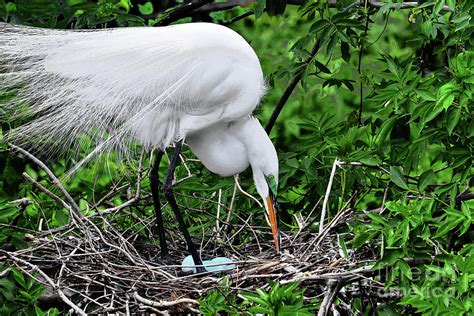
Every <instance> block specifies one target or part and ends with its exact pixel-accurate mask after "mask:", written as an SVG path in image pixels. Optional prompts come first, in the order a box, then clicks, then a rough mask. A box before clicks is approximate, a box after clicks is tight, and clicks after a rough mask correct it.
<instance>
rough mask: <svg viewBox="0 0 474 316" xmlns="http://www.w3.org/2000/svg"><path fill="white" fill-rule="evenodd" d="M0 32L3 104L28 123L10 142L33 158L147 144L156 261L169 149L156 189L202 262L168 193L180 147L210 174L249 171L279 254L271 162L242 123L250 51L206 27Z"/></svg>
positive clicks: (257, 72)
mask: <svg viewBox="0 0 474 316" xmlns="http://www.w3.org/2000/svg"><path fill="white" fill-rule="evenodd" d="M0 31H1V33H0V64H1V66H0V67H1V68H3V71H1V72H0V79H1V80H0V89H6V88H18V87H19V88H18V91H17V93H16V95H17V97H16V98H15V99H14V100H13V101H10V102H8V103H5V102H4V104H3V105H4V106H5V105H6V106H7V107H8V108H10V109H11V110H13V111H14V113H15V115H17V117H18V115H20V114H19V113H20V111H18V104H20V103H22V104H28V105H29V106H30V111H29V112H28V113H29V114H30V115H31V120H30V122H29V123H27V124H25V125H23V126H20V127H19V128H17V129H15V130H13V131H12V132H10V134H9V136H10V137H11V138H12V139H13V140H14V141H16V142H17V143H20V144H25V143H28V144H32V145H33V146H36V147H39V148H40V150H44V151H45V150H51V148H56V149H57V148H60V147H66V148H69V147H70V146H73V145H74V144H75V143H77V139H78V137H79V136H80V135H84V134H87V135H88V136H89V137H90V138H92V139H96V140H100V139H102V140H103V137H104V135H107V137H108V138H107V140H106V141H105V142H102V143H101V144H100V147H101V148H102V149H104V148H106V147H108V148H111V147H113V145H120V146H122V147H126V146H124V144H125V145H127V142H130V141H133V140H139V142H141V144H142V145H143V146H145V147H147V148H158V149H159V151H158V157H157V159H156V160H155V163H154V165H153V168H152V172H151V184H152V193H153V200H154V203H155V209H156V216H157V225H158V229H159V232H160V233H159V238H160V244H161V251H162V254H166V253H167V248H166V238H165V234H164V230H163V223H162V217H161V207H160V200H159V190H158V187H159V181H158V174H157V169H158V166H159V163H160V160H161V157H162V155H163V152H164V149H165V148H167V147H168V146H170V145H171V144H172V143H174V145H175V151H174V155H173V157H172V159H171V161H170V165H169V170H168V174H167V177H166V179H165V182H164V185H163V191H164V194H165V196H166V198H167V200H168V202H169V204H170V205H171V207H172V209H173V211H174V213H175V216H176V218H177V220H178V223H179V227H180V230H181V231H182V233H183V235H184V237H185V239H186V243H187V246H188V249H189V251H190V253H191V255H192V256H193V259H194V262H195V263H196V264H202V262H201V259H200V258H199V255H198V253H197V251H196V247H195V245H194V243H193V242H192V240H191V236H190V235H189V233H188V230H187V227H186V225H185V223H184V220H183V218H182V216H181V213H180V211H179V208H178V205H177V204H176V201H175V199H174V196H173V191H172V179H173V173H174V169H175V166H176V163H177V161H178V158H179V154H180V151H181V148H182V145H183V142H184V140H185V141H186V143H187V144H188V145H189V146H190V147H191V149H192V151H193V152H194V154H195V155H196V156H197V157H198V158H199V159H200V160H201V162H202V163H203V164H204V166H205V167H206V168H207V169H209V170H210V171H212V172H214V173H217V174H219V175H221V176H230V175H234V174H237V173H240V172H242V171H244V170H245V169H246V168H247V167H248V166H249V165H250V166H251V168H252V171H253V179H254V181H255V186H256V188H257V191H258V193H259V195H260V196H261V198H262V199H263V202H264V205H265V208H266V211H267V212H268V214H269V218H270V223H271V229H272V234H273V239H274V243H275V246H276V249H277V251H280V237H279V230H278V225H277V224H278V213H277V204H276V198H275V197H276V194H277V184H278V157H277V154H276V151H275V148H274V146H273V144H272V142H271V141H270V138H269V137H268V135H267V134H266V132H265V130H264V129H263V127H262V126H261V124H260V123H259V122H258V120H257V119H255V118H253V117H252V116H251V114H252V111H253V110H254V109H255V107H256V106H257V105H258V103H259V101H260V99H261V97H262V95H263V94H264V93H265V82H264V78H263V73H262V69H261V66H260V63H259V60H258V58H257V56H256V54H255V52H254V51H253V49H252V48H251V47H250V45H249V44H248V43H247V42H246V41H245V40H244V39H243V38H242V37H241V36H240V35H239V34H237V33H236V32H234V31H232V30H230V29H228V28H226V27H223V26H219V25H215V24H210V23H192V24H179V25H174V26H167V27H158V28H146V27H140V28H116V29H102V30H86V31H73V30H51V29H40V28H32V27H21V26H12V25H9V24H5V23H3V24H0ZM0 102H2V101H0ZM104 132H106V134H104ZM201 271H202V270H201Z"/></svg>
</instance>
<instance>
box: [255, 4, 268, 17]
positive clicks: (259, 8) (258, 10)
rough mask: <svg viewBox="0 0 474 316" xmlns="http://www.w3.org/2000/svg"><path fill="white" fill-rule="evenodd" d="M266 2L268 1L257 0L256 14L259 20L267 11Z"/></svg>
mask: <svg viewBox="0 0 474 316" xmlns="http://www.w3.org/2000/svg"><path fill="white" fill-rule="evenodd" d="M265 1H266V0H257V2H255V8H254V12H255V17H256V18H257V19H258V18H259V17H261V16H262V14H263V12H264V11H265Z"/></svg>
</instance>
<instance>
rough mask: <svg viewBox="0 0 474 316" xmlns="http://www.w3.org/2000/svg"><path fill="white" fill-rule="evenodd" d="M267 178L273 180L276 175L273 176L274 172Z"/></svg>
mask: <svg viewBox="0 0 474 316" xmlns="http://www.w3.org/2000/svg"><path fill="white" fill-rule="evenodd" d="M267 178H268V180H273V179H275V177H274V176H273V174H271V175H269V176H268V177H267Z"/></svg>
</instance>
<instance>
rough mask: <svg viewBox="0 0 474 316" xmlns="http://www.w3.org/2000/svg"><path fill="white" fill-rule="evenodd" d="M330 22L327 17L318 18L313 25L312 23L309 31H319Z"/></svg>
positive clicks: (313, 32)
mask: <svg viewBox="0 0 474 316" xmlns="http://www.w3.org/2000/svg"><path fill="white" fill-rule="evenodd" d="M328 24H329V21H328V20H326V19H321V20H318V21H316V22H314V23H313V25H311V27H310V29H309V32H310V33H312V34H315V33H318V32H319V31H321V30H322V29H324V28H325V27H326V26H328Z"/></svg>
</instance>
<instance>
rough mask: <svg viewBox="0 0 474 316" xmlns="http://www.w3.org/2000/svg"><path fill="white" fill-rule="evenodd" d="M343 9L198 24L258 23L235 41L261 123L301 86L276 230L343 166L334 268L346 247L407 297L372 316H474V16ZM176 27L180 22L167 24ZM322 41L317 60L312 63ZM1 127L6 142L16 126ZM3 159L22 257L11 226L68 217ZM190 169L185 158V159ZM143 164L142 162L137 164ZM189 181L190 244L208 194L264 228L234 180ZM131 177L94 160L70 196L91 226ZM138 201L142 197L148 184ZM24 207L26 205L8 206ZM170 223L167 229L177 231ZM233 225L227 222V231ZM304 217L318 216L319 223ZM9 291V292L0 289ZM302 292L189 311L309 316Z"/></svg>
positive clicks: (152, 19)
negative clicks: (247, 66) (261, 83)
mask: <svg viewBox="0 0 474 316" xmlns="http://www.w3.org/2000/svg"><path fill="white" fill-rule="evenodd" d="M352 2H353V1H337V3H336V5H335V6H334V5H332V4H331V5H330V4H329V2H328V1H304V4H303V5H302V6H298V7H296V6H292V5H287V2H286V1H277V0H258V1H256V3H255V5H254V6H253V7H252V8H250V7H235V8H233V9H231V10H227V11H223V12H213V13H211V14H210V15H209V17H206V18H207V19H210V20H212V21H214V22H219V23H222V22H229V21H232V19H234V18H236V17H239V16H241V15H243V14H248V12H252V10H253V12H254V15H252V16H250V17H248V18H247V19H245V20H243V21H240V22H235V23H234V24H232V25H231V27H232V28H233V29H235V30H237V31H238V32H239V33H241V34H242V35H243V36H244V37H245V38H246V39H247V40H248V41H249V42H250V43H251V45H252V47H253V48H254V49H255V50H256V52H257V55H258V56H259V59H260V60H261V63H262V68H263V70H264V73H265V74H266V75H267V78H268V84H269V86H270V87H271V89H270V90H269V92H268V94H267V96H266V97H265V99H264V100H263V104H262V106H261V107H260V109H259V113H258V117H259V118H260V119H261V121H262V122H266V121H267V120H268V118H269V117H270V115H271V113H272V110H273V108H274V105H275V104H276V103H277V102H278V100H279V98H280V97H281V95H282V94H283V91H284V90H285V89H286V87H287V85H288V82H289V81H290V80H291V79H292V78H294V77H295V76H296V75H301V83H300V85H298V87H297V88H296V90H295V91H294V92H293V95H292V97H291V98H290V99H289V100H288V102H287V103H286V105H285V107H284V109H283V111H282V113H281V115H280V116H279V119H278V121H277V123H276V125H275V128H274V129H273V131H272V133H271V137H272V138H273V140H274V142H275V144H276V147H277V148H278V151H279V158H280V175H279V179H280V180H279V184H278V188H279V189H278V192H279V197H278V202H279V204H280V206H281V209H282V211H281V214H280V219H281V220H282V222H283V223H282V226H283V229H284V230H292V229H294V230H296V229H297V228H298V225H297V223H296V221H295V216H296V215H302V217H303V218H307V216H308V214H309V213H310V211H311V210H312V209H313V207H314V205H315V204H316V202H317V201H318V200H319V198H320V197H321V196H323V195H324V194H325V191H326V187H327V183H328V178H329V174H330V170H331V166H332V164H333V162H334V160H335V159H336V158H337V159H339V160H341V161H343V162H348V164H344V165H342V166H341V167H340V168H338V169H337V173H336V176H335V179H334V184H333V187H332V191H331V195H330V199H329V203H328V209H329V217H332V216H334V215H335V213H336V212H337V211H338V210H340V209H341V208H342V207H343V206H344V205H345V204H346V203H347V201H348V200H349V199H352V203H351V204H352V205H351V209H352V210H353V211H354V216H353V219H352V220H351V221H350V222H349V223H348V225H347V226H346V227H342V228H339V229H340V230H341V234H339V240H338V242H339V244H340V245H342V246H341V248H343V249H344V257H346V258H349V257H350V255H351V253H352V252H353V251H354V250H357V249H366V248H369V249H371V251H373V252H374V253H376V254H377V259H378V260H377V262H375V269H377V270H378V271H380V272H381V273H380V275H379V276H378V277H376V280H377V281H378V282H382V283H384V284H385V290H386V291H387V292H390V291H392V290H393V291H399V292H401V294H402V295H403V298H402V299H401V300H394V304H383V305H379V306H378V307H377V310H378V311H379V310H380V311H386V313H392V314H394V313H397V314H405V313H409V312H413V311H415V312H417V313H422V314H433V315H435V314H451V315H460V314H463V313H464V314H472V313H473V308H474V307H473V306H474V302H473V296H472V292H473V291H472V289H473V284H474V272H473V270H472V267H473V266H474V265H473V263H474V262H473V259H472V258H473V256H472V252H473V250H474V245H473V238H474V234H473V232H472V224H473V219H472V210H473V207H474V204H473V201H472V197H471V198H469V194H471V193H472V184H473V181H474V180H473V177H472V175H473V166H472V161H473V160H474V159H473V158H474V148H473V146H474V140H473V137H474V120H473V102H472V100H473V91H474V65H473V64H474V52H473V46H474V35H473V20H472V14H473V11H474V6H473V4H472V1H469V0H460V1H454V0H446V1H445V0H438V1H420V2H421V4H420V5H419V6H418V7H416V8H408V9H399V6H401V5H402V3H396V1H386V3H385V4H384V5H382V6H381V7H380V8H376V7H372V6H370V5H368V6H367V7H365V6H360V7H359V6H351V7H348V6H349V5H350V4H351V3H352ZM392 2H394V3H392ZM154 4H155V2H153V4H152V2H151V1H141V2H140V3H136V2H133V3H132V2H130V1H123V0H122V1H118V0H100V1H85V0H68V1H65V2H63V1H44V0H32V1H23V0H15V1H9V2H6V1H4V0H0V17H1V19H3V21H9V22H12V23H21V24H28V25H36V26H43V27H58V28H71V27H72V28H99V27H113V26H135V25H146V24H147V25H155V24H156V23H159V22H160V21H161V19H162V18H163V17H164V16H168V15H169V13H170V12H172V11H173V8H167V9H166V11H165V12H161V11H160V9H159V8H158V6H157V5H154ZM369 4H370V2H369ZM178 5H179V3H178ZM139 15H140V16H141V17H139ZM186 19H187V20H189V19H190V18H189V17H184V18H183V19H181V20H178V21H177V23H180V22H183V21H187V20H186ZM194 19H199V17H198V18H196V17H194ZM275 30H278V31H277V32H276V31H275ZM317 40H319V44H320V49H319V51H318V52H317V54H315V56H313V57H311V50H312V48H313V47H314V44H315V43H316V41H317ZM308 58H309V59H308ZM0 96H1V97H2V98H3V97H5V96H4V94H2V95H0ZM0 111H1V109H0ZM0 114H1V113H0ZM2 123H4V124H3V127H2V128H3V130H4V131H6V130H8V129H9V127H10V126H9V125H8V124H15V122H8V121H7V122H2ZM0 150H1V152H0V174H1V175H2V176H1V177H0V186H1V187H2V188H3V190H2V191H1V193H0V223H1V224H2V225H3V226H2V229H1V230H0V242H1V243H2V244H8V245H10V246H12V247H14V248H17V249H20V248H23V247H25V246H26V241H25V238H24V237H25V231H23V230H20V229H15V228H14V227H12V226H11V225H10V224H11V223H12V222H14V224H15V225H13V226H18V227H22V228H26V229H31V230H36V229H37V228H38V225H39V222H40V219H41V218H44V219H45V220H46V221H47V223H48V225H49V226H50V227H56V226H61V225H63V224H64V223H67V221H68V215H67V212H66V210H64V209H62V207H60V206H58V205H57V203H56V202H55V201H53V200H52V199H51V198H50V197H48V196H46V195H45V194H44V193H41V192H39V191H38V190H36V189H34V188H33V187H32V185H30V184H28V183H27V182H25V181H24V180H23V178H22V177H21V174H22V173H23V172H25V171H26V172H27V173H28V174H29V175H30V176H31V177H32V178H34V179H35V180H36V181H38V182H39V183H41V184H42V185H44V186H48V183H49V179H48V178H47V176H46V175H45V174H44V172H43V171H41V170H39V169H37V168H36V167H35V166H32V165H30V164H28V162H27V161H26V160H25V159H23V158H22V157H18V156H14V155H12V154H10V153H9V152H7V150H6V143H5V141H3V142H2V143H0ZM185 155H186V156H187V157H192V154H191V153H190V152H189V151H186V152H185ZM148 163H149V161H148V160H147V159H145V161H144V165H145V166H147V165H148ZM48 164H49V165H50V166H51V168H52V169H53V170H54V172H55V173H56V174H59V175H62V174H64V173H65V172H66V171H67V170H68V168H69V167H70V166H71V163H70V162H68V161H63V160H59V161H56V162H54V163H53V162H51V161H48ZM165 167H166V166H162V168H161V169H160V175H161V176H163V174H164V170H165ZM189 168H190V171H191V173H192V174H193V175H194V177H193V178H191V179H189V180H187V181H185V182H183V183H180V184H179V185H178V186H177V188H176V190H175V191H176V193H178V194H179V196H178V202H179V204H180V205H185V206H187V207H188V208H189V209H190V210H193V209H200V210H205V211H200V212H193V211H191V212H188V213H187V215H186V216H187V217H186V222H187V223H188V225H189V226H190V231H191V233H192V234H196V235H198V236H201V234H202V232H204V234H205V237H206V236H207V235H206V234H211V233H212V231H213V228H214V222H215V219H213V220H210V218H211V217H212V216H214V214H215V213H216V211H217V210H216V206H215V205H214V204H211V205H209V203H206V200H212V199H216V198H217V197H216V192H217V191H218V190H219V189H221V190H222V191H221V193H222V194H221V196H220V198H221V203H222V204H223V205H229V204H230V201H231V200H232V201H234V203H235V204H234V205H238V211H239V213H240V214H244V215H245V217H246V218H247V217H248V218H251V223H252V224H255V225H262V226H264V225H265V222H264V219H263V216H261V210H260V209H259V208H258V207H257V206H256V205H255V204H254V203H253V202H252V201H251V200H249V199H247V198H245V197H243V196H239V195H237V196H236V197H235V200H233V199H232V195H233V190H232V189H233V181H232V179H225V178H224V179H222V178H219V177H217V176H215V175H212V174H210V173H209V172H208V171H206V170H205V169H204V168H203V167H202V166H201V165H199V164H197V163H196V164H194V163H192V164H190V165H189ZM110 170H113V172H110ZM136 173H137V162H136V161H129V162H124V163H116V162H114V161H113V159H110V160H103V161H99V162H98V163H97V164H95V165H86V166H85V167H83V168H81V169H80V170H79V172H78V173H77V174H76V176H75V177H74V178H73V179H72V181H70V182H68V183H67V189H68V191H69V192H71V195H72V196H73V197H74V198H76V200H77V201H80V202H79V204H80V206H81V208H82V209H83V210H84V212H94V211H95V210H96V209H98V210H100V209H104V208H105V207H106V206H105V205H103V204H101V205H99V206H97V208H93V206H94V205H93V204H94V203H95V202H94V201H97V200H98V199H99V198H98V197H103V196H106V195H107V193H108V192H109V190H110V189H111V187H119V184H120V183H123V182H125V183H130V187H131V188H135V187H136ZM186 175H187V171H186V170H185V169H184V168H180V169H178V171H177V178H182V177H184V176H186ZM240 178H241V179H242V183H241V184H242V186H243V187H244V188H246V190H248V191H249V192H250V193H252V194H253V193H255V190H254V188H253V185H252V179H251V176H250V174H249V173H248V172H247V173H245V174H243V175H241V177H240ZM142 187H143V188H144V189H145V190H147V189H148V187H149V182H148V180H147V179H146V178H144V180H143V181H142ZM128 196H129V193H127V192H126V190H123V191H119V193H118V194H116V195H115V196H114V198H113V200H112V201H107V202H108V203H111V204H113V205H118V204H120V203H122V202H123V201H126V200H127V199H128ZM25 197H26V198H28V199H29V200H31V201H33V204H31V205H27V206H22V205H21V204H18V203H8V202H10V201H12V200H16V199H19V198H25ZM129 211H130V212H131V213H132V214H134V215H135V216H140V217H146V216H151V215H152V214H153V210H152V207H151V205H150V204H149V203H148V204H147V203H143V204H140V205H138V206H135V207H131V208H130V209H129ZM168 211H169V210H168ZM168 211H166V212H165V214H164V216H165V220H166V222H167V223H169V224H170V225H176V224H175V221H173V215H172V214H171V212H168ZM227 212H228V210H227V209H225V208H222V209H221V217H222V218H226V217H227V215H228V213H227ZM234 216H235V215H233V217H232V218H230V221H231V223H232V222H233V221H237V219H236V218H235V217H234ZM313 216H317V217H318V216H319V215H318V214H317V211H316V212H315V213H314V214H313ZM113 223H114V225H116V226H117V227H118V228H119V229H122V230H127V229H130V228H133V229H136V230H137V231H140V232H141V234H142V235H143V237H147V236H145V235H146V232H145V230H144V229H143V228H144V226H143V225H142V224H140V223H137V222H136V221H134V220H133V219H131V217H130V216H127V215H123V214H121V215H117V216H116V217H115V218H114V221H113ZM174 228H176V227H174ZM261 232H263V231H258V233H261ZM252 238H253V237H252V235H251V234H250V233H248V232H244V231H242V232H240V233H239V234H238V236H236V237H235V239H234V241H233V247H234V248H235V249H237V250H240V249H243V250H245V245H246V243H248V242H249V241H251V240H252ZM383 271H384V272H385V273H382V272H383ZM9 282H12V283H11V284H13V285H14V286H15V288H17V287H18V288H19V289H20V288H21V290H22V291H24V292H26V293H27V294H29V295H30V296H32V297H33V298H34V297H35V296H34V295H33V294H32V291H34V289H32V288H29V289H25V288H23V287H22V285H21V284H20V283H18V281H17V280H16V279H12V280H10V281H9ZM15 284H16V285H15ZM2 286H3V283H2ZM8 286H10V287H11V286H12V285H6V286H4V287H8ZM302 286H303V287H304V284H303V285H302ZM297 287H298V285H297V284H293V285H285V286H281V285H278V284H276V283H275V284H273V283H271V286H270V289H269V291H268V292H265V291H263V290H259V291H257V292H256V293H241V295H242V297H244V298H245V299H242V298H239V297H237V295H235V293H232V292H231V291H229V290H213V291H211V292H209V293H208V294H207V295H206V296H204V297H203V298H201V300H200V304H201V305H200V309H201V312H202V313H203V314H206V315H214V314H216V313H230V314H240V313H242V312H249V313H268V314H277V313H279V314H286V313H288V314H290V313H291V314H294V313H296V312H298V313H301V314H306V313H308V312H310V311H311V310H312V305H309V306H308V305H305V304H304V299H303V289H301V290H298V289H297ZM289 289H291V290H289ZM18 291H19V290H18ZM4 292H5V291H4ZM15 293H16V292H15ZM15 295H17V294H15ZM18 295H19V296H21V294H20V293H19V292H18ZM23 298H25V297H23ZM4 299H6V298H4ZM9 302H10V301H9ZM18 302H20V301H18ZM21 302H22V304H26V305H28V304H30V302H26V301H21ZM32 302H33V300H32ZM32 304H33V305H31V304H30V305H28V306H29V307H28V308H29V309H31V308H32V306H34V302H33V303H32ZM362 305H363V304H362V303H361V302H360V300H357V299H355V300H354V306H355V308H357V309H358V311H359V312H364V311H362V308H363V306H362ZM290 311H291V312H290ZM365 313H368V310H365Z"/></svg>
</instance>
